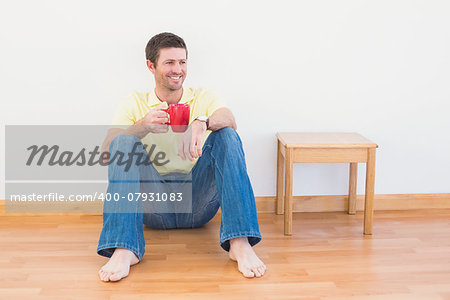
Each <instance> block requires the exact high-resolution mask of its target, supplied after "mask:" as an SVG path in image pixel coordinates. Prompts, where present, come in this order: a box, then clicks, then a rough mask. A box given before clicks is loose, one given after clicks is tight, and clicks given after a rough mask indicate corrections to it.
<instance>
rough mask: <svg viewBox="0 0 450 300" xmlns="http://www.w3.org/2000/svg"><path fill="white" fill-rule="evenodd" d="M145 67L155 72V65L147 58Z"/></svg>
mask: <svg viewBox="0 0 450 300" xmlns="http://www.w3.org/2000/svg"><path fill="white" fill-rule="evenodd" d="M147 68H148V69H149V70H150V71H151V72H152V73H153V74H155V69H156V66H155V65H154V64H153V63H152V62H151V61H150V60H149V59H147Z"/></svg>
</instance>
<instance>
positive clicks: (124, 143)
mask: <svg viewBox="0 0 450 300" xmlns="http://www.w3.org/2000/svg"><path fill="white" fill-rule="evenodd" d="M140 141H141V140H140V139H139V138H138V137H137V136H134V135H131V134H119V135H118V136H116V137H115V138H114V139H113V140H112V141H111V144H110V145H109V150H110V152H112V151H115V150H119V149H121V150H126V151H129V150H131V148H132V147H133V145H134V144H135V143H139V142H140Z"/></svg>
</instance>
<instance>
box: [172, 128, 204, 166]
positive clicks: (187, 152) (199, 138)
mask: <svg viewBox="0 0 450 300" xmlns="http://www.w3.org/2000/svg"><path fill="white" fill-rule="evenodd" d="M205 132H206V123H205V122H202V121H198V120H197V121H194V122H192V124H191V126H189V129H188V130H187V131H186V132H185V133H184V134H183V135H182V136H181V138H180V141H179V143H178V156H179V157H181V159H183V160H185V159H186V158H188V159H189V160H190V161H194V159H196V158H199V157H200V156H202V144H203V138H204V137H205Z"/></svg>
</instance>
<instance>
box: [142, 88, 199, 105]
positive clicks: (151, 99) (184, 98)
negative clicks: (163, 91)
mask: <svg viewBox="0 0 450 300" xmlns="http://www.w3.org/2000/svg"><path fill="white" fill-rule="evenodd" d="M192 98H193V95H192V89H189V88H184V87H183V94H182V95H181V99H180V101H179V102H178V103H180V104H185V103H188V102H190V101H191V100H192ZM161 103H163V101H161V100H159V98H158V97H157V96H156V92H155V89H153V90H152V91H151V92H150V94H149V96H148V104H149V106H157V105H159V104H161Z"/></svg>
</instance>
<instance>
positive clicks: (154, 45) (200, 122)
mask: <svg viewBox="0 0 450 300" xmlns="http://www.w3.org/2000/svg"><path fill="white" fill-rule="evenodd" d="M145 52H146V59H147V67H148V69H149V70H150V71H151V72H152V73H153V75H154V78H155V89H154V90H153V91H152V92H150V93H134V94H133V95H131V96H130V97H129V98H127V99H126V100H125V102H124V103H123V105H122V107H121V109H120V110H119V112H118V114H117V115H116V117H115V119H114V122H113V123H114V124H117V125H127V126H129V127H128V128H127V129H119V128H113V129H111V130H110V131H109V132H108V135H107V137H106V139H105V141H104V144H103V151H106V152H107V151H108V149H109V153H110V158H111V157H114V155H115V154H116V153H118V152H121V153H130V151H131V149H134V151H137V152H138V153H141V154H142V155H144V157H148V156H149V153H148V152H147V150H146V147H145V146H144V144H143V143H142V141H144V139H145V138H146V137H148V136H151V137H152V139H153V142H154V141H155V140H158V139H159V140H158V142H156V143H155V142H154V144H156V146H157V147H158V150H159V151H160V152H161V153H165V154H167V156H168V158H169V160H168V161H167V162H166V163H164V164H160V163H155V161H154V160H153V163H150V164H147V165H145V166H142V165H141V166H139V165H138V164H137V163H136V164H133V165H131V166H124V165H123V164H118V163H116V162H112V163H110V164H109V168H108V173H109V175H108V177H109V185H108V194H110V195H119V196H120V198H126V197H127V195H130V194H134V193H140V192H142V188H143V186H144V185H145V184H144V183H143V182H144V181H149V182H159V183H160V184H164V183H165V182H168V180H169V179H174V178H175V179H176V180H178V179H179V178H180V176H181V178H183V176H188V177H189V178H191V182H192V210H191V212H190V213H185V212H184V213H179V212H167V213H155V212H146V211H145V209H144V210H142V207H141V203H139V202H137V201H125V202H126V205H127V207H126V209H125V210H124V207H123V206H121V204H119V203H120V202H115V201H107V202H106V201H105V203H104V208H103V210H104V211H103V228H102V232H101V234H100V239H99V244H98V248H97V253H98V254H100V255H103V256H106V257H110V260H109V261H108V263H106V264H105V265H104V266H103V267H102V268H101V269H100V271H99V276H100V278H101V280H103V281H118V280H120V279H122V278H123V277H126V276H127V275H128V273H129V270H130V266H131V265H134V264H137V263H138V262H139V261H140V260H141V259H142V257H143V255H144V251H145V249H144V246H145V240H144V234H143V224H145V225H147V226H149V227H152V228H159V229H171V228H195V227H200V226H202V225H204V224H206V223H207V222H208V221H210V220H211V219H212V218H213V217H214V215H215V214H216V213H217V211H218V209H219V206H220V208H221V211H222V219H221V226H220V246H221V247H222V248H223V249H224V250H225V251H229V256H230V258H231V259H233V260H236V261H237V263H238V269H239V271H240V272H242V274H243V275H244V276H245V277H255V276H256V277H260V276H262V275H263V274H264V272H265V270H266V266H265V265H264V263H263V262H262V261H261V260H260V259H259V258H258V256H257V255H256V254H255V252H254V251H253V248H252V246H254V245H255V244H257V243H258V242H259V241H260V240H261V234H260V232H259V226H258V219H257V214H256V206H255V198H254V195H253V190H252V187H251V184H250V180H249V178H248V175H247V169H246V163H245V157H244V152H243V148H242V143H241V140H240V138H239V135H238V134H237V133H236V131H235V130H236V123H235V120H234V116H233V114H232V113H231V111H230V110H229V109H228V108H226V107H225V106H224V105H223V104H222V103H221V101H220V100H219V99H218V98H217V97H216V96H214V95H213V94H212V93H211V92H210V91H208V90H205V89H192V88H184V87H183V82H184V80H185V78H186V74H187V48H186V45H185V42H184V41H183V39H182V38H180V37H179V36H177V35H175V34H172V33H161V34H158V35H156V36H154V37H152V38H151V39H150V41H149V42H148V44H147V47H146V49H145ZM176 103H178V104H189V105H190V109H191V111H190V120H189V129H188V130H187V131H186V132H185V133H184V134H181V135H178V137H179V139H178V147H176V146H174V143H173V142H172V143H171V142H169V141H170V138H169V137H168V135H166V134H165V132H167V131H168V130H169V128H168V125H167V124H168V122H169V119H168V114H167V110H166V108H167V105H168V104H176ZM152 153H153V155H154V153H155V151H152ZM150 156H152V154H150ZM153 158H154V157H153ZM127 167H128V168H127ZM184 178H185V177H184ZM147 179H149V180H147ZM142 206H143V204H142Z"/></svg>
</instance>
